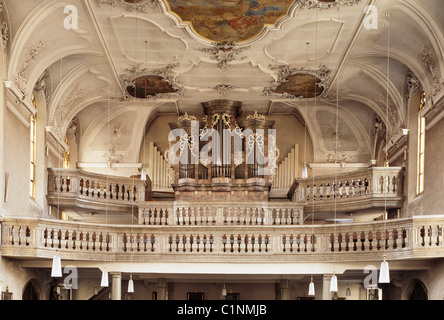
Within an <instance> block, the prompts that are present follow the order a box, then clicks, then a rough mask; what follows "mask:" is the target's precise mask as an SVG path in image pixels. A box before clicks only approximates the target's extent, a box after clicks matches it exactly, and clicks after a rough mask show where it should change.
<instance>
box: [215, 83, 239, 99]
mask: <svg viewBox="0 0 444 320" xmlns="http://www.w3.org/2000/svg"><path fill="white" fill-rule="evenodd" d="M234 88H235V87H233V86H231V85H229V84H219V85H217V86H215V87H213V90H215V91H217V92H219V94H221V95H223V96H225V95H227V94H228V93H230V92H231V91H233V89H234Z"/></svg>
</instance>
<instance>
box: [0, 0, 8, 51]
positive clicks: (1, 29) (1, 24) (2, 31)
mask: <svg viewBox="0 0 444 320" xmlns="http://www.w3.org/2000/svg"><path fill="white" fill-rule="evenodd" d="M3 6H4V4H3V0H0V36H1V41H2V45H3V54H4V55H6V54H7V53H8V41H9V27H8V23H7V22H6V17H5V14H4V11H5V10H4V9H3Z"/></svg>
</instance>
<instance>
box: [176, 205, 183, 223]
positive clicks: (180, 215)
mask: <svg viewBox="0 0 444 320" xmlns="http://www.w3.org/2000/svg"><path fill="white" fill-rule="evenodd" d="M176 216H177V225H181V224H183V208H182V207H179V208H176Z"/></svg>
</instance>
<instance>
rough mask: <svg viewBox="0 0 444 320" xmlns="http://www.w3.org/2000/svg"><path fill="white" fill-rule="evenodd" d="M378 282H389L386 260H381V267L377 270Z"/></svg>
mask: <svg viewBox="0 0 444 320" xmlns="http://www.w3.org/2000/svg"><path fill="white" fill-rule="evenodd" d="M379 283H390V272H389V264H388V262H387V261H385V259H384V261H382V262H381V269H380V270H379Z"/></svg>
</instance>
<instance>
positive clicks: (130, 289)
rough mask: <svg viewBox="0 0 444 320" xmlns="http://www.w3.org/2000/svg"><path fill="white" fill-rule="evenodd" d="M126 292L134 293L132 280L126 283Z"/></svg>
mask: <svg viewBox="0 0 444 320" xmlns="http://www.w3.org/2000/svg"><path fill="white" fill-rule="evenodd" d="M128 292H129V293H133V292H134V281H133V279H132V278H131V279H130V280H129V281H128Z"/></svg>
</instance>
